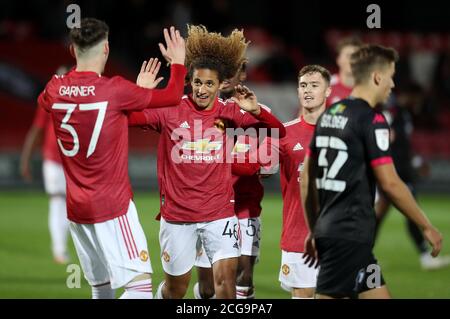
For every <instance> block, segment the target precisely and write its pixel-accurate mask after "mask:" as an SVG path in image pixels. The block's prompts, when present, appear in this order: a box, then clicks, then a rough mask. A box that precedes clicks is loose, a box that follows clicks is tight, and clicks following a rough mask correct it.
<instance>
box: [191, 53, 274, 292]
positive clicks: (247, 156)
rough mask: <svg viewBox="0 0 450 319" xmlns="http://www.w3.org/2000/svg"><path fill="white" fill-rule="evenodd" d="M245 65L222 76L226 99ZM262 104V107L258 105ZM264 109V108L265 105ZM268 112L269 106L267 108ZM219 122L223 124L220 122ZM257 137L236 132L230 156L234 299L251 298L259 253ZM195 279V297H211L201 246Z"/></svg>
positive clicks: (208, 271) (240, 80)
mask: <svg viewBox="0 0 450 319" xmlns="http://www.w3.org/2000/svg"><path fill="white" fill-rule="evenodd" d="M246 64H247V61H245V62H244V63H243V64H242V67H241V69H240V70H239V71H238V73H237V74H236V75H235V76H234V77H233V78H231V79H226V80H225V81H224V82H223V85H222V88H221V89H220V96H221V98H222V99H224V100H227V99H230V98H232V97H233V96H234V95H235V94H236V92H235V86H236V85H239V84H242V83H243V81H245V78H246ZM261 106H262V107H266V106H263V105H261ZM266 108H267V107H266ZM267 110H268V111H270V109H269V108H267ZM221 124H223V123H221ZM262 140H263V136H261V137H257V136H255V137H253V136H248V135H240V136H238V137H237V140H236V143H235V145H234V148H233V151H232V156H233V164H232V174H233V189H234V194H235V206H234V209H235V213H236V216H237V217H238V220H239V228H240V231H241V256H240V257H239V260H238V271H237V281H236V298H237V299H254V298H255V287H254V284H253V270H254V266H255V263H256V261H257V258H258V256H259V253H260V244H261V218H260V215H261V201H262V199H263V196H264V187H263V184H262V183H261V177H260V174H259V171H260V168H261V165H260V163H259V162H258V145H259V142H260V141H262ZM195 266H196V267H197V274H198V282H197V283H196V284H195V285H194V296H195V298H196V299H210V298H214V297H215V293H214V279H213V274H212V268H211V263H210V262H209V260H208V256H207V255H206V253H205V252H204V250H203V249H202V250H201V251H200V252H199V256H197V259H196V262H195Z"/></svg>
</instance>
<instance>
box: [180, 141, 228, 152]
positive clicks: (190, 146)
mask: <svg viewBox="0 0 450 319" xmlns="http://www.w3.org/2000/svg"><path fill="white" fill-rule="evenodd" d="M181 148H182V149H183V150H186V151H195V153H196V154H209V153H211V151H219V150H220V149H221V148H222V141H214V142H211V141H210V140H209V138H204V139H200V140H197V141H195V142H184V143H183V146H182V147H181Z"/></svg>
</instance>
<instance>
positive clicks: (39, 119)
mask: <svg viewBox="0 0 450 319" xmlns="http://www.w3.org/2000/svg"><path fill="white" fill-rule="evenodd" d="M49 120H50V113H47V112H46V111H45V110H44V108H43V107H42V106H40V105H38V106H37V107H36V113H35V114H34V119H33V126H34V127H38V128H40V129H44V128H45V127H46V125H47V122H48V121H49Z"/></svg>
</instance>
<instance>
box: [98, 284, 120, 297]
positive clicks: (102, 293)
mask: <svg viewBox="0 0 450 319" xmlns="http://www.w3.org/2000/svg"><path fill="white" fill-rule="evenodd" d="M114 298H116V290H115V289H111V284H110V283H107V284H105V285H101V286H98V287H92V299H114Z"/></svg>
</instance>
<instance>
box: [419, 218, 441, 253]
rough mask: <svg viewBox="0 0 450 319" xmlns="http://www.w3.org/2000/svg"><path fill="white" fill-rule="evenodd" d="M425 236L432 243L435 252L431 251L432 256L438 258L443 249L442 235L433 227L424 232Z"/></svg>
mask: <svg viewBox="0 0 450 319" xmlns="http://www.w3.org/2000/svg"><path fill="white" fill-rule="evenodd" d="M423 236H424V237H425V239H426V240H427V241H428V242H429V243H430V245H431V247H432V248H433V250H432V251H431V256H433V257H436V256H437V255H439V252H440V251H441V248H442V235H441V233H440V232H439V231H438V230H437V229H436V228H434V227H433V226H431V225H430V226H429V227H426V228H425V229H424V230H423Z"/></svg>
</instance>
